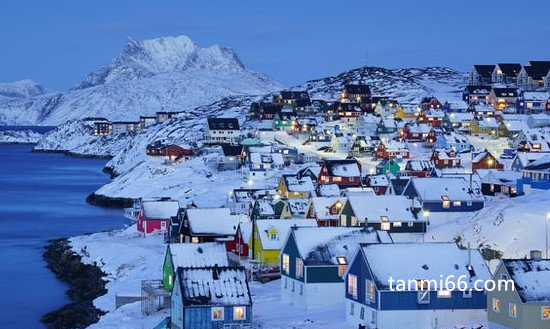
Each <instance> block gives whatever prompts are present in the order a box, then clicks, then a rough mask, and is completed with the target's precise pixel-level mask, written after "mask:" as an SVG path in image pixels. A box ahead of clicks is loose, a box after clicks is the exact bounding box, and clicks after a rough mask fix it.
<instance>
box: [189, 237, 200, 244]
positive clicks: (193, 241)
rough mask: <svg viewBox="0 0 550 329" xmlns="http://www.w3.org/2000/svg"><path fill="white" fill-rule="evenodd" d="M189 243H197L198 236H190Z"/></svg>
mask: <svg viewBox="0 0 550 329" xmlns="http://www.w3.org/2000/svg"><path fill="white" fill-rule="evenodd" d="M191 243H199V238H198V237H196V236H194V237H192V238H191Z"/></svg>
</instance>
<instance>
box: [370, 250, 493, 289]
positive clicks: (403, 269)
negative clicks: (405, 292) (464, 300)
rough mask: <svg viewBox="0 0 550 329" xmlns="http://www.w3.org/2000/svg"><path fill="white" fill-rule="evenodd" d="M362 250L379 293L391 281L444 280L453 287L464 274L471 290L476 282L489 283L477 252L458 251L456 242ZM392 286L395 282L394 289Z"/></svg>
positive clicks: (486, 272)
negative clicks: (451, 283)
mask: <svg viewBox="0 0 550 329" xmlns="http://www.w3.org/2000/svg"><path fill="white" fill-rule="evenodd" d="M361 249H362V252H363V253H362V255H363V256H364V257H365V260H366V262H367V263H368V264H369V267H370V270H371V272H372V274H373V276H374V281H375V282H376V285H377V286H378V288H379V289H381V290H387V289H389V287H390V285H389V280H390V278H391V279H393V280H404V282H405V283H408V282H409V280H436V282H439V280H440V279H441V278H442V277H443V278H446V279H447V280H449V282H451V281H452V282H454V283H455V286H456V284H457V283H458V280H459V278H460V277H461V276H463V275H464V276H466V278H467V279H466V280H462V282H465V283H466V284H467V285H468V287H470V288H473V285H474V282H476V280H482V281H487V280H491V273H490V271H489V268H488V266H487V264H486V263H485V261H484V260H483V257H481V253H480V252H479V250H477V249H476V250H471V251H470V252H469V251H468V250H461V249H459V248H458V246H457V245H456V244H455V243H394V244H367V245H365V244H364V245H361ZM469 253H470V255H471V263H470V264H469V263H468V259H469V256H468V254H469ZM363 256H361V257H363ZM469 265H471V267H469ZM470 278H473V280H469V279H470ZM395 284H396V283H395V281H394V283H393V285H394V286H393V288H394V289H395ZM432 290H433V287H432Z"/></svg>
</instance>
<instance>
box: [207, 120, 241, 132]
mask: <svg viewBox="0 0 550 329" xmlns="http://www.w3.org/2000/svg"><path fill="white" fill-rule="evenodd" d="M208 129H210V130H239V129H240V128H239V120H237V119H236V118H208Z"/></svg>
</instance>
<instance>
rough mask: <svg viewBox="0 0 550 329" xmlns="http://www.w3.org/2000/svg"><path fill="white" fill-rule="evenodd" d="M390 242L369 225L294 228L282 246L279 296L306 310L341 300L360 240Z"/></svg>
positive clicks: (386, 234)
mask: <svg viewBox="0 0 550 329" xmlns="http://www.w3.org/2000/svg"><path fill="white" fill-rule="evenodd" d="M381 242H391V238H390V236H389V234H388V233H387V232H382V231H376V230H374V229H372V228H351V227H294V228H292V229H291V231H290V233H289V234H288V235H287V238H286V240H285V242H284V244H283V248H282V249H281V254H280V258H279V262H280V269H281V298H282V301H283V302H286V303H292V304H294V305H295V306H297V307H298V308H303V309H309V308H314V307H317V306H321V305H327V304H331V303H341V302H343V301H344V292H345V289H344V280H343V279H342V276H343V275H344V272H345V271H346V269H347V264H348V260H349V259H351V257H352V255H353V253H354V252H355V250H356V248H357V247H358V246H359V243H381Z"/></svg>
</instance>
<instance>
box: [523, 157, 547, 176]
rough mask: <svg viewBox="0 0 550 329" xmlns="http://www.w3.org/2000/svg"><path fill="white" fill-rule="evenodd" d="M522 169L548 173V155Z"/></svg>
mask: <svg viewBox="0 0 550 329" xmlns="http://www.w3.org/2000/svg"><path fill="white" fill-rule="evenodd" d="M523 169H525V170H542V171H548V172H550V154H547V155H545V156H543V157H542V158H540V159H537V160H535V161H533V162H531V163H530V164H528V165H527V166H525V167H524V168H523Z"/></svg>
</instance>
